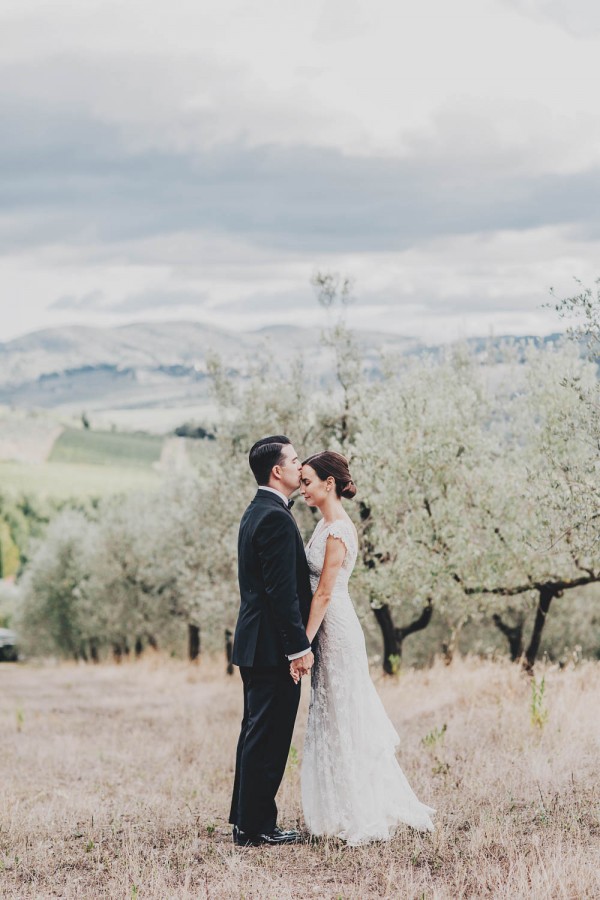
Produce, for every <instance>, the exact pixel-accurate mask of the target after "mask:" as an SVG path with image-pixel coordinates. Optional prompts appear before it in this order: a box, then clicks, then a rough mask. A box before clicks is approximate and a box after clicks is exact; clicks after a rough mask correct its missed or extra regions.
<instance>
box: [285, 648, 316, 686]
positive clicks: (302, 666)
mask: <svg viewBox="0 0 600 900" xmlns="http://www.w3.org/2000/svg"><path fill="white" fill-rule="evenodd" d="M314 661H315V657H314V655H313V652H312V650H309V651H308V653H305V654H304V656H300V657H299V658H298V659H293V660H292V661H291V663H290V675H291V676H292V678H293V679H294V682H295V683H296V684H298V682H299V681H300V679H301V678H302V676H303V675H308V673H309V671H310V670H311V669H312V666H313V663H314Z"/></svg>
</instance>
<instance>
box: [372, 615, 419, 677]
mask: <svg viewBox="0 0 600 900" xmlns="http://www.w3.org/2000/svg"><path fill="white" fill-rule="evenodd" d="M371 609H372V610H373V614H374V616H375V618H376V619H377V624H378V625H379V627H380V628H381V634H382V636H383V671H384V672H385V673H386V675H394V674H395V673H396V672H397V671H398V664H399V662H400V660H401V659H402V644H403V643H404V640H405V638H407V637H408V636H409V634H414V633H415V631H421V630H422V629H423V628H427V626H428V625H429V623H430V621H431V616H432V614H433V603H432V600H431V597H428V598H427V602H426V605H425V607H424V609H423V610H422V612H421V613H420V615H419V616H417V618H416V619H414V620H413V621H412V622H410V624H409V625H405V626H404V627H402V628H396V626H395V625H394V622H393V620H392V613H391V611H390V608H389V606H388V604H387V603H384V605H383V606H380V607H379V608H376V607H371Z"/></svg>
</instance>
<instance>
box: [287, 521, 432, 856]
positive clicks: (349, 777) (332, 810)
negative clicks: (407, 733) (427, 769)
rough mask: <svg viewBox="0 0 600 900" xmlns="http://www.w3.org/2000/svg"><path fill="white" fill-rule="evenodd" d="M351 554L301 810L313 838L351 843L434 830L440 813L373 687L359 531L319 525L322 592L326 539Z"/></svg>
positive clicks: (312, 731)
mask: <svg viewBox="0 0 600 900" xmlns="http://www.w3.org/2000/svg"><path fill="white" fill-rule="evenodd" d="M330 535H332V536H333V537H336V538H339V539H340V540H341V541H342V542H343V543H344V545H345V547H346V556H345V558H344V562H343V564H342V568H341V570H340V572H339V574H338V577H337V580H336V583H335V588H334V591H333V595H332V597H331V600H330V602H329V605H328V607H327V612H326V613H325V618H324V619H323V623H322V624H321V627H320V629H319V632H318V635H317V641H316V647H315V663H314V666H313V669H312V673H311V678H312V680H311V697H310V709H309V713H308V725H307V731H306V739H305V743H304V753H303V761H302V773H301V781H302V804H303V808H304V818H305V820H306V824H307V826H308V828H309V830H310V831H311V833H312V834H315V835H330V836H335V837H339V838H343V840H345V841H347V842H348V843H349V844H362V843H365V842H367V841H373V840H386V839H389V838H390V837H391V836H392V834H393V832H394V830H395V828H396V827H397V826H398V825H399V824H400V823H405V824H406V825H411V826H412V827H413V828H418V829H420V830H423V831H431V830H433V824H432V822H431V818H430V815H431V814H432V813H433V812H434V811H435V810H433V809H432V808H431V807H430V806H425V804H423V803H421V802H419V800H418V799H417V797H416V796H415V794H414V792H413V790H412V788H411V787H410V785H409V783H408V781H407V779H406V777H405V775H404V773H403V771H402V769H401V768H400V766H399V765H398V762H397V760H396V755H395V749H396V747H397V746H398V744H399V742H400V738H399V737H398V734H397V732H396V730H395V728H394V726H393V725H392V723H391V722H390V720H389V719H388V717H387V715H386V712H385V710H384V708H383V704H382V703H381V700H380V699H379V695H378V694H377V691H376V690H375V686H374V684H373V682H372V681H371V677H370V674H369V666H368V661H367V652H366V648H365V639H364V635H363V631H362V628H361V625H360V622H359V620H358V617H357V615H356V612H355V610H354V606H353V605H352V600H351V599H350V595H349V593H348V579H349V578H350V575H351V574H352V569H353V568H354V564H355V562H356V555H357V551H358V547H357V541H356V534H355V531H354V527H353V525H352V524H351V523H350V522H349V521H347V520H345V519H340V520H338V521H335V522H332V523H331V524H329V525H327V524H326V523H325V521H324V520H323V519H321V521H320V522H319V523H318V525H317V527H316V528H315V531H314V533H313V535H312V537H311V539H310V541H309V542H308V544H307V546H306V555H307V559H308V565H309V569H310V579H311V587H312V590H313V593H314V591H315V590H316V587H317V584H318V583H319V578H320V576H321V571H322V569H323V562H324V558H325V545H326V542H327V538H328V537H329V536H330Z"/></svg>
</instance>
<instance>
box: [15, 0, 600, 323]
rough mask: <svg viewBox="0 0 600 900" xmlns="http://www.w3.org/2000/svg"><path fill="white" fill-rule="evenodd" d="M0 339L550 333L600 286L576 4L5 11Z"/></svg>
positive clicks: (584, 59) (598, 170)
mask: <svg viewBox="0 0 600 900" xmlns="http://www.w3.org/2000/svg"><path fill="white" fill-rule="evenodd" d="M0 48H1V53H0V59H1V61H2V62H1V63H0V115H1V121H2V141H1V142H0V171H1V176H2V177H1V205H0V248H1V250H0V284H1V292H2V293H1V295H0V296H1V301H0V302H1V304H2V315H1V316H0V340H7V339H9V338H11V337H14V336H16V335H18V334H21V333H23V332H26V331H30V330H33V329H36V328H41V327H48V326H52V325H63V324H67V323H83V324H97V325H112V324H120V323H125V322H130V321H148V320H162V319H195V320H205V321H207V322H210V323H212V324H217V325H224V326H226V327H232V328H244V329H245V328H257V327H260V326H263V325H266V324H274V323H298V324H315V323H318V322H319V321H320V315H321V314H320V311H319V308H318V305H317V303H316V302H315V299H314V294H313V292H312V289H311V288H310V284H309V281H310V278H311V275H312V274H313V273H314V272H315V271H316V270H318V269H329V270H337V271H340V272H342V273H344V274H348V275H350V276H352V277H353V278H354V280H355V285H356V287H355V294H356V301H355V303H354V304H353V306H352V308H351V317H352V322H353V324H354V325H355V326H356V327H369V328H374V329H386V330H393V331H397V332H399V333H403V334H406V335H417V336H419V337H422V338H424V339H426V340H435V341H437V340H441V339H447V338H452V337H461V336H466V335H474V334H488V333H489V332H490V331H493V332H494V333H496V334H503V333H544V332H549V331H552V330H555V329H556V328H557V320H556V319H555V318H554V317H553V315H552V314H551V313H550V312H548V311H545V310H543V309H541V306H542V304H544V303H545V302H547V300H548V299H549V297H548V290H549V288H550V286H554V287H555V288H556V289H557V290H558V291H559V293H570V292H572V291H573V289H574V286H575V285H574V282H573V278H574V277H577V278H580V279H582V280H583V281H584V282H587V283H591V282H592V281H593V280H594V279H595V278H596V277H597V276H599V275H600V252H599V251H600V101H599V99H598V91H599V84H600V4H598V3H597V2H593V0H453V2H452V3H448V2H447V0H419V2H418V3H417V2H412V3H407V2H406V0H405V2H402V0H401V2H398V0H375V2H373V0H368V2H367V0H319V2H317V0H304V2H303V3H298V2H297V0H294V2H291V0H254V2H252V3H248V2H247V0H200V2H198V0H171V2H170V3H164V2H161V3H158V2H156V0H144V2H142V0H99V2H98V0H78V2H77V3H73V2H72V0H53V2H52V3H48V2H47V0H3V2H2V5H1V8H0Z"/></svg>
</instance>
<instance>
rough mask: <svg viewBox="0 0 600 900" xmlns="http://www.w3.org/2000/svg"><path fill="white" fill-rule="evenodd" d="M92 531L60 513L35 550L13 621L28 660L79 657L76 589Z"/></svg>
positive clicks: (82, 623)
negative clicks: (30, 657) (45, 655)
mask: <svg viewBox="0 0 600 900" xmlns="http://www.w3.org/2000/svg"><path fill="white" fill-rule="evenodd" d="M92 527H93V526H92V525H91V523H90V522H89V520H88V519H87V517H86V516H85V515H84V514H83V513H81V512H77V511H73V510H68V511H65V512H63V513H61V514H59V515H58V516H57V517H56V518H55V519H54V520H53V521H52V522H51V523H50V525H49V527H48V531H47V533H46V536H45V538H44V540H42V541H40V542H39V543H38V545H37V547H36V548H35V550H34V553H33V556H32V559H31V560H30V562H29V565H28V567H27V570H26V573H25V576H24V578H23V581H22V583H21V588H22V602H21V606H20V610H19V614H18V616H17V621H16V625H17V628H18V630H19V632H20V634H21V637H22V639H23V641H24V644H25V649H26V650H27V651H29V652H30V653H31V654H40V653H47V652H49V653H59V654H64V655H68V656H78V655H79V654H80V653H81V651H82V648H84V647H85V642H86V639H87V634H86V628H87V622H86V618H85V615H84V608H83V607H82V604H81V598H80V594H79V589H80V587H81V585H82V584H83V582H84V581H85V579H86V578H87V577H88V576H89V571H90V566H89V551H90V548H91V544H90V541H89V538H90V532H91V530H92Z"/></svg>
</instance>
